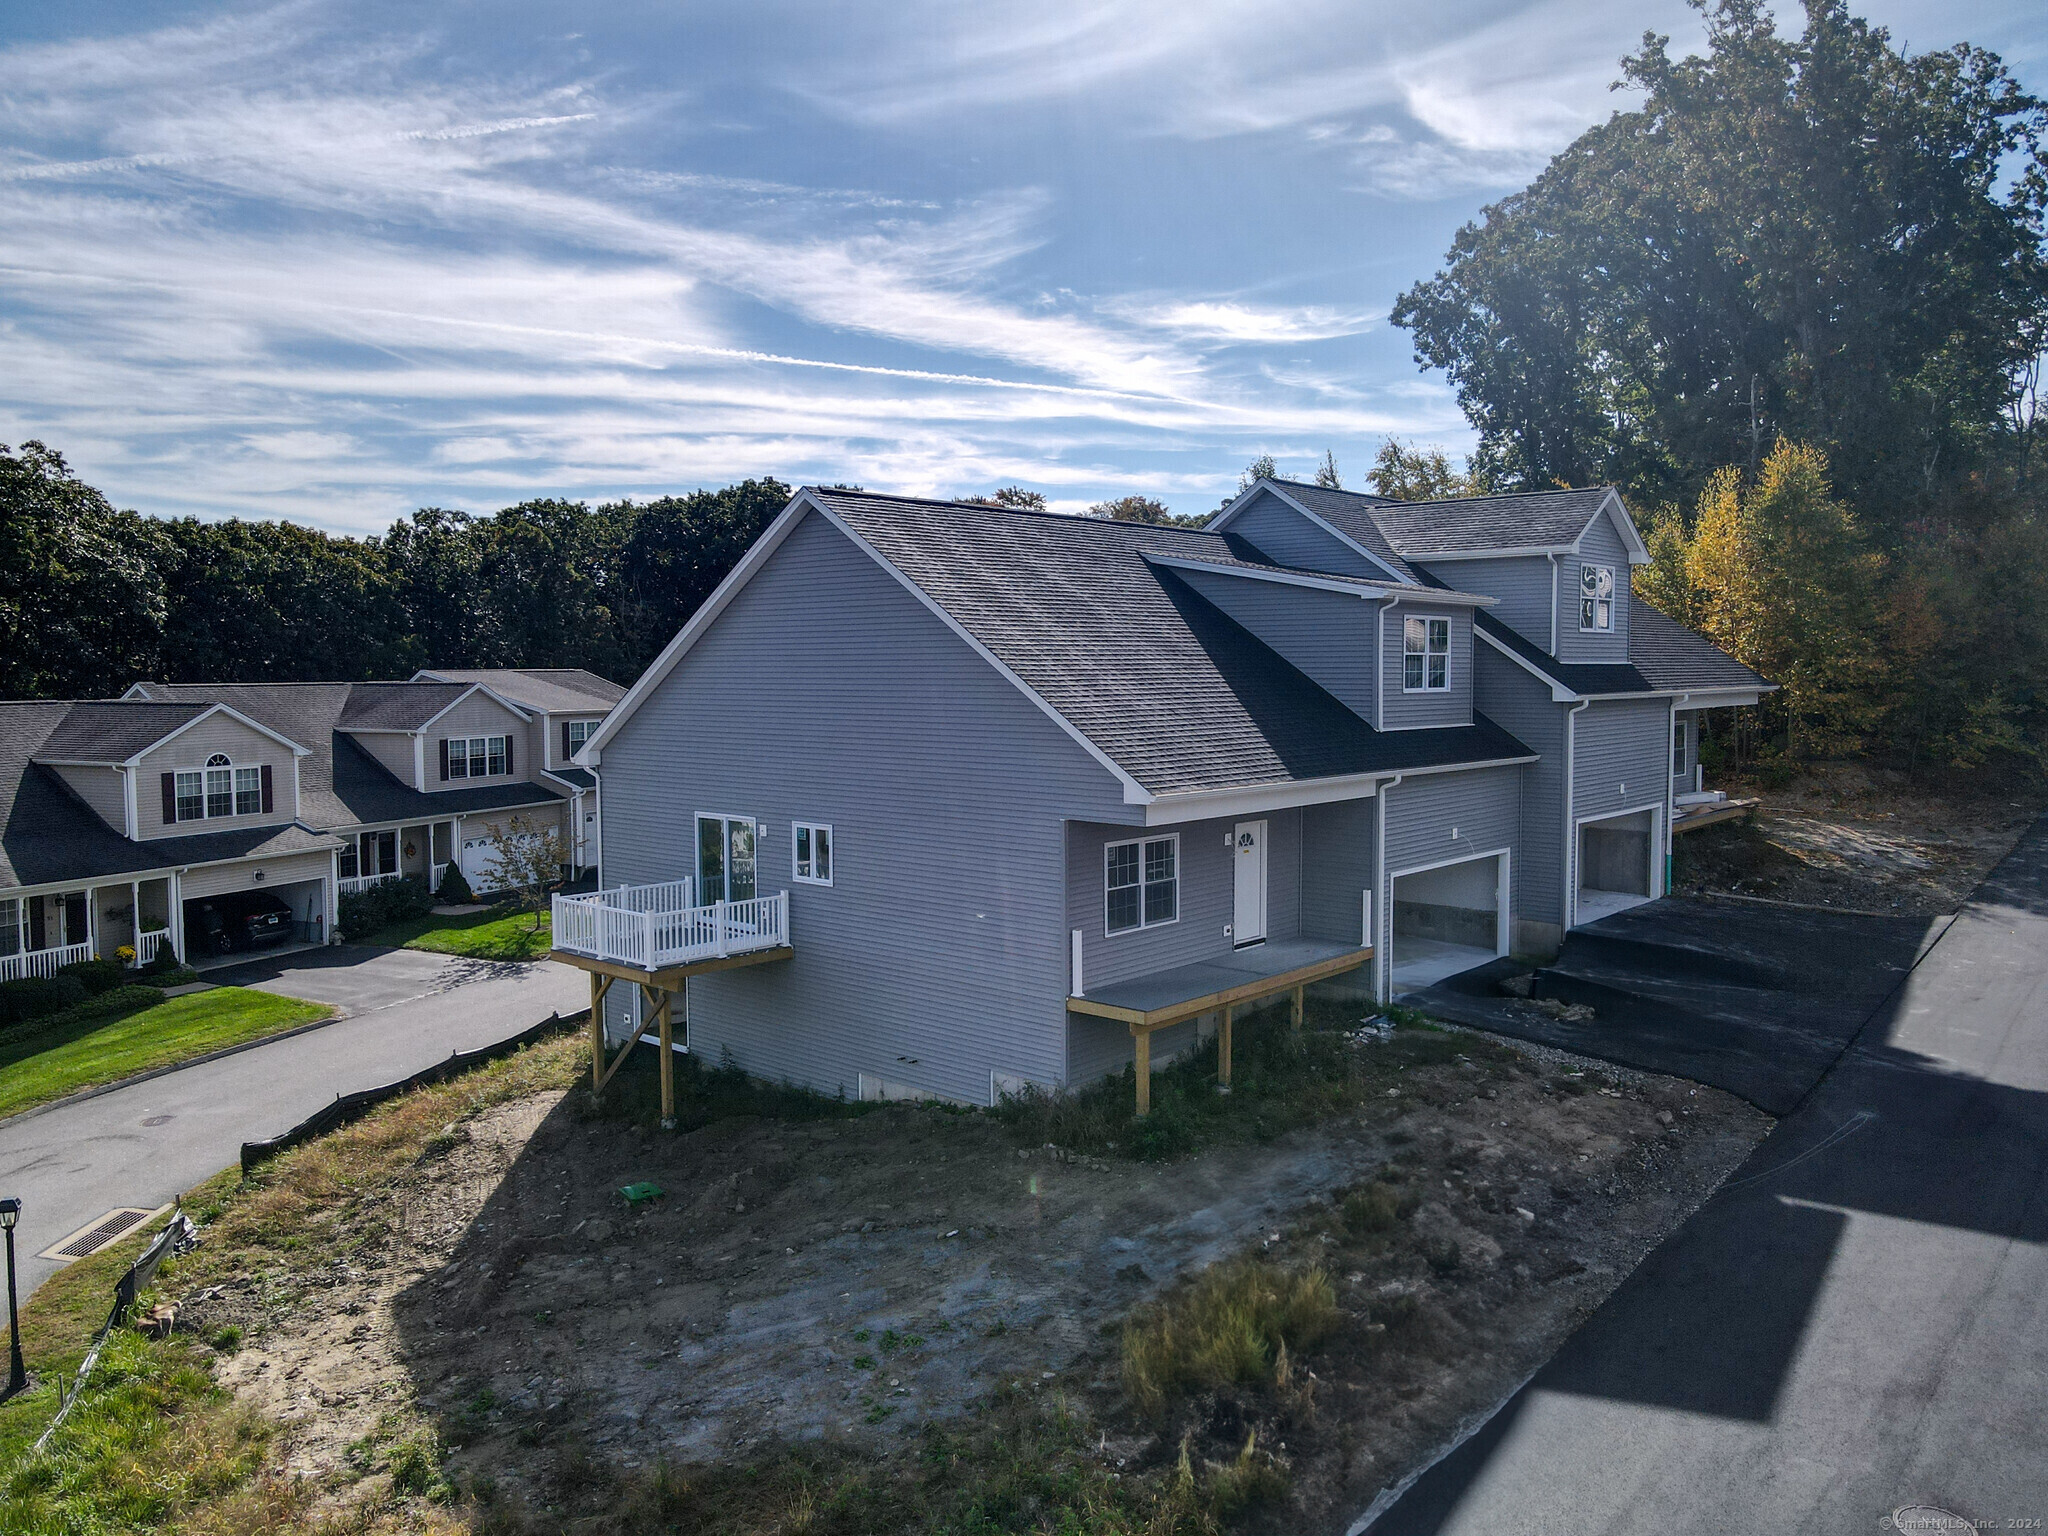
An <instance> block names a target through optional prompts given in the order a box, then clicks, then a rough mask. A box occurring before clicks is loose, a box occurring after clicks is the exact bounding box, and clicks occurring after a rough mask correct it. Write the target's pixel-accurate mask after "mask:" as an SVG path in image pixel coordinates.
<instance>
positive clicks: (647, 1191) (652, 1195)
mask: <svg viewBox="0 0 2048 1536" xmlns="http://www.w3.org/2000/svg"><path fill="white" fill-rule="evenodd" d="M619 1193H620V1194H622V1195H624V1196H625V1197H626V1204H628V1205H639V1204H641V1203H642V1202H644V1201H648V1200H659V1199H660V1198H661V1197H662V1196H663V1195H665V1194H667V1193H668V1191H667V1190H665V1189H663V1188H662V1187H661V1186H660V1185H659V1184H649V1183H647V1182H645V1181H644V1180H643V1181H642V1182H640V1183H638V1184H628V1185H627V1186H626V1187H625V1188H624V1189H622V1190H620V1191H619Z"/></svg>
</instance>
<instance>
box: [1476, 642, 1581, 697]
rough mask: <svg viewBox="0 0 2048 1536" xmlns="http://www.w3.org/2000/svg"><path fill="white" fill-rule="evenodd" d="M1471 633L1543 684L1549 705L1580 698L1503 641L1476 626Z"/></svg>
mask: <svg viewBox="0 0 2048 1536" xmlns="http://www.w3.org/2000/svg"><path fill="white" fill-rule="evenodd" d="M1472 633H1473V634H1474V635H1475V636H1477V637H1478V638H1479V639H1481V640H1484V641H1485V642H1486V643H1487V644H1488V645H1490V646H1492V647H1493V648H1494V649H1495V650H1496V651H1499V652H1500V653H1501V655H1503V656H1505V657H1507V659H1508V660H1509V661H1512V662H1513V663H1514V664H1515V665H1516V666H1518V667H1520V668H1521V669H1522V670H1523V671H1524V672H1526V673H1528V674H1529V675H1530V676H1531V677H1533V678H1535V679H1536V681H1537V682H1539V683H1541V684H1543V686H1544V687H1546V688H1548V689H1549V690H1550V701H1551V703H1553V704H1570V703H1572V702H1574V701H1575V700H1577V699H1579V698H1580V697H1582V695H1580V694H1577V693H1574V692H1572V690H1571V689H1569V688H1567V687H1566V686H1565V685H1564V684H1563V683H1560V682H1559V681H1558V680H1557V679H1556V678H1554V677H1552V676H1551V675H1550V674H1549V673H1548V672H1545V671H1544V670H1543V669H1542V668H1541V667H1539V666H1537V665H1536V663H1535V662H1533V661H1531V660H1530V659H1529V658H1528V657H1526V656H1524V655H1523V654H1522V653H1521V652H1520V651H1518V650H1516V649H1515V648H1514V647H1513V646H1511V645H1509V644H1507V643H1506V642H1505V641H1503V640H1501V639H1500V638H1498V637H1497V636H1494V635H1489V634H1488V633H1487V632H1486V631H1485V630H1483V629H1481V628H1480V627H1479V626H1478V625H1476V624H1475V625H1473V626H1472Z"/></svg>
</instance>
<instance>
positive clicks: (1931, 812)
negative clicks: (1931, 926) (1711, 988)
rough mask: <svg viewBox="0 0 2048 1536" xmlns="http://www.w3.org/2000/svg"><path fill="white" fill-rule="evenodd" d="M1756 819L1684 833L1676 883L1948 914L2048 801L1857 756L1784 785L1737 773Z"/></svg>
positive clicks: (1701, 889)
mask: <svg viewBox="0 0 2048 1536" xmlns="http://www.w3.org/2000/svg"><path fill="white" fill-rule="evenodd" d="M1725 787H1727V788H1728V790H1729V792H1730V794H1732V795H1738V796H1756V797H1758V798H1760V799H1761V800H1762V801H1763V804H1762V805H1761V806H1759V807H1758V809H1757V814H1756V821H1755V825H1754V826H1753V827H1752V826H1746V825H1743V824H1740V823H1723V824H1721V825H1719V826H1714V827H1706V828H1702V829H1701V830H1699V831H1696V832H1688V833H1685V834H1683V835H1682V836H1681V837H1680V838H1679V839H1678V858H1677V861H1676V869H1675V870H1674V880H1673V885H1674V888H1675V889H1677V890H1680V891H1683V892H1685V893H1687V894H1691V895H1699V894H1707V893H1716V894H1723V895H1737V896H1759V897H1764V898H1767V899H1770V900H1774V901H1796V902H1803V903H1806V904H1809V905H1812V906H1833V907H1849V908H1854V909H1857V910H1861V911H1867V912H1896V913H1901V914H1906V915H1914V916H1929V917H1932V916H1938V915H1940V914H1943V913H1948V912H1953V911H1955V909H1956V908H1957V907H1959V906H1961V905H1962V903H1963V901H1964V899H1965V898H1966V897H1967V896H1968V895H1969V894H1970V892H1971V891H1972V890H1974V889H1975V888H1976V886H1977V883H1978V882H1979V881H1980V880H1982V879H1983V877H1984V875H1985V873H1986V872H1987V871H1988V870H1989V869H1990V868H1991V866H1992V865H1993V864H1995V863H1997V862H1998V860H1999V859H2000V858H2002V857H2003V856H2004V855H2005V853H2006V852H2007V851H2008V850H2009V849H2010V848H2011V847H2012V845H2013V844H2014V842H2016V841H2017V840H2018V838H2019V835H2020V833H2021V831H2022V830H2024V829H2025V828H2026V827H2027V826H2028V825H2029V824H2031V823H2032V822H2033V820H2034V818H2035V817H2037V816H2038V815H2040V814H2041V812H2042V811H2043V810H2044V809H2048V805H2044V803H2043V801H2042V798H2041V796H2040V794H2039V792H2038V791H2030V792H2028V793H2027V797H2026V798H2025V799H2021V798H2019V796H2018V795H2016V794H2015V795H2001V794H1989V793H1985V792H1982V791H1980V790H1978V789H1976V788H1975V787H1973V786H1972V785H1971V784H1969V783H1968V782H1966V781H1959V782H1958V783H1957V784H1956V785H1955V786H1954V787H1953V788H1949V789H1943V790H1941V791H1938V792H1937V791H1934V790H1930V789H1928V788H1927V787H1926V786H1924V785H1916V784H1915V783H1913V782H1912V781H1910V780H1908V779H1906V778H1905V777H1903V776H1902V775H1899V774H1894V773H1887V772H1885V771H1883V770H1881V769H1872V768H1866V767H1863V766H1861V765H1858V764H1840V765H1829V766H1823V767H1819V768H1816V769H1814V770H1812V771H1811V772H1810V773H1808V774H1806V775H1805V776H1803V777H1801V778H1800V779H1799V780H1797V781H1796V782H1794V783H1793V784H1792V785H1790V786H1788V787H1786V788H1784V789H1768V788H1764V787H1761V786H1758V785H1754V784H1743V783H1741V782H1739V781H1736V782H1730V783H1727V784H1726V786H1725Z"/></svg>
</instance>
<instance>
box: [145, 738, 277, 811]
mask: <svg viewBox="0 0 2048 1536" xmlns="http://www.w3.org/2000/svg"><path fill="white" fill-rule="evenodd" d="M268 771H269V770H267V769H265V768H262V767H255V768H237V767H236V766H235V765H234V763H233V762H232V761H231V760H230V759H229V758H228V757H227V756H226V754H224V753H220V752H216V753H214V754H213V756H211V757H209V758H208V759H207V760H206V765H205V766H204V767H203V768H196V769H186V770H185V771H184V772H182V773H167V774H165V775H164V820H165V821H167V822H174V821H209V820H213V819H214V818H217V817H224V816H261V815H263V814H264V813H265V812H266V811H268V810H269V809H270V806H269V804H268V803H267V797H266V796H265V795H264V793H263V781H264V775H265V774H266V773H267V772H268Z"/></svg>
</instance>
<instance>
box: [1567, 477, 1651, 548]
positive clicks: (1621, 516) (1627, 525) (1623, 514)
mask: <svg viewBox="0 0 2048 1536" xmlns="http://www.w3.org/2000/svg"><path fill="white" fill-rule="evenodd" d="M1602 512H1605V513H1606V514H1607V517H1608V520H1609V521H1610V522H1612V523H1613V524H1614V531H1615V532H1616V533H1618V534H1620V535H1621V542H1622V544H1623V545H1624V546H1625V547H1626V548H1627V550H1628V563H1629V564H1630V565H1648V564H1649V563H1650V546H1649V545H1647V544H1645V543H1644V542H1643V536H1642V534H1641V533H1639V532H1637V530H1636V520H1635V519H1634V518H1632V517H1630V516H1629V515H1628V508H1627V507H1626V506H1625V505H1623V503H1622V499H1621V492H1619V491H1617V490H1615V489H1614V488H1613V487H1612V486H1609V487H1608V488H1607V496H1606V498H1605V499H1604V500H1603V501H1602V502H1601V503H1600V505H1599V506H1598V507H1596V508H1595V509H1594V511H1593V516H1592V517H1589V518H1587V519H1586V528H1591V527H1592V526H1593V523H1594V521H1595V520H1596V519H1597V518H1598V517H1599V516H1600V514H1601V513H1602ZM1586 528H1581V529H1580V530H1579V541H1578V543H1579V544H1583V543H1584V542H1585V541H1586ZM1572 548H1573V549H1574V550H1577V548H1578V544H1574V545H1573V546H1572Z"/></svg>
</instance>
